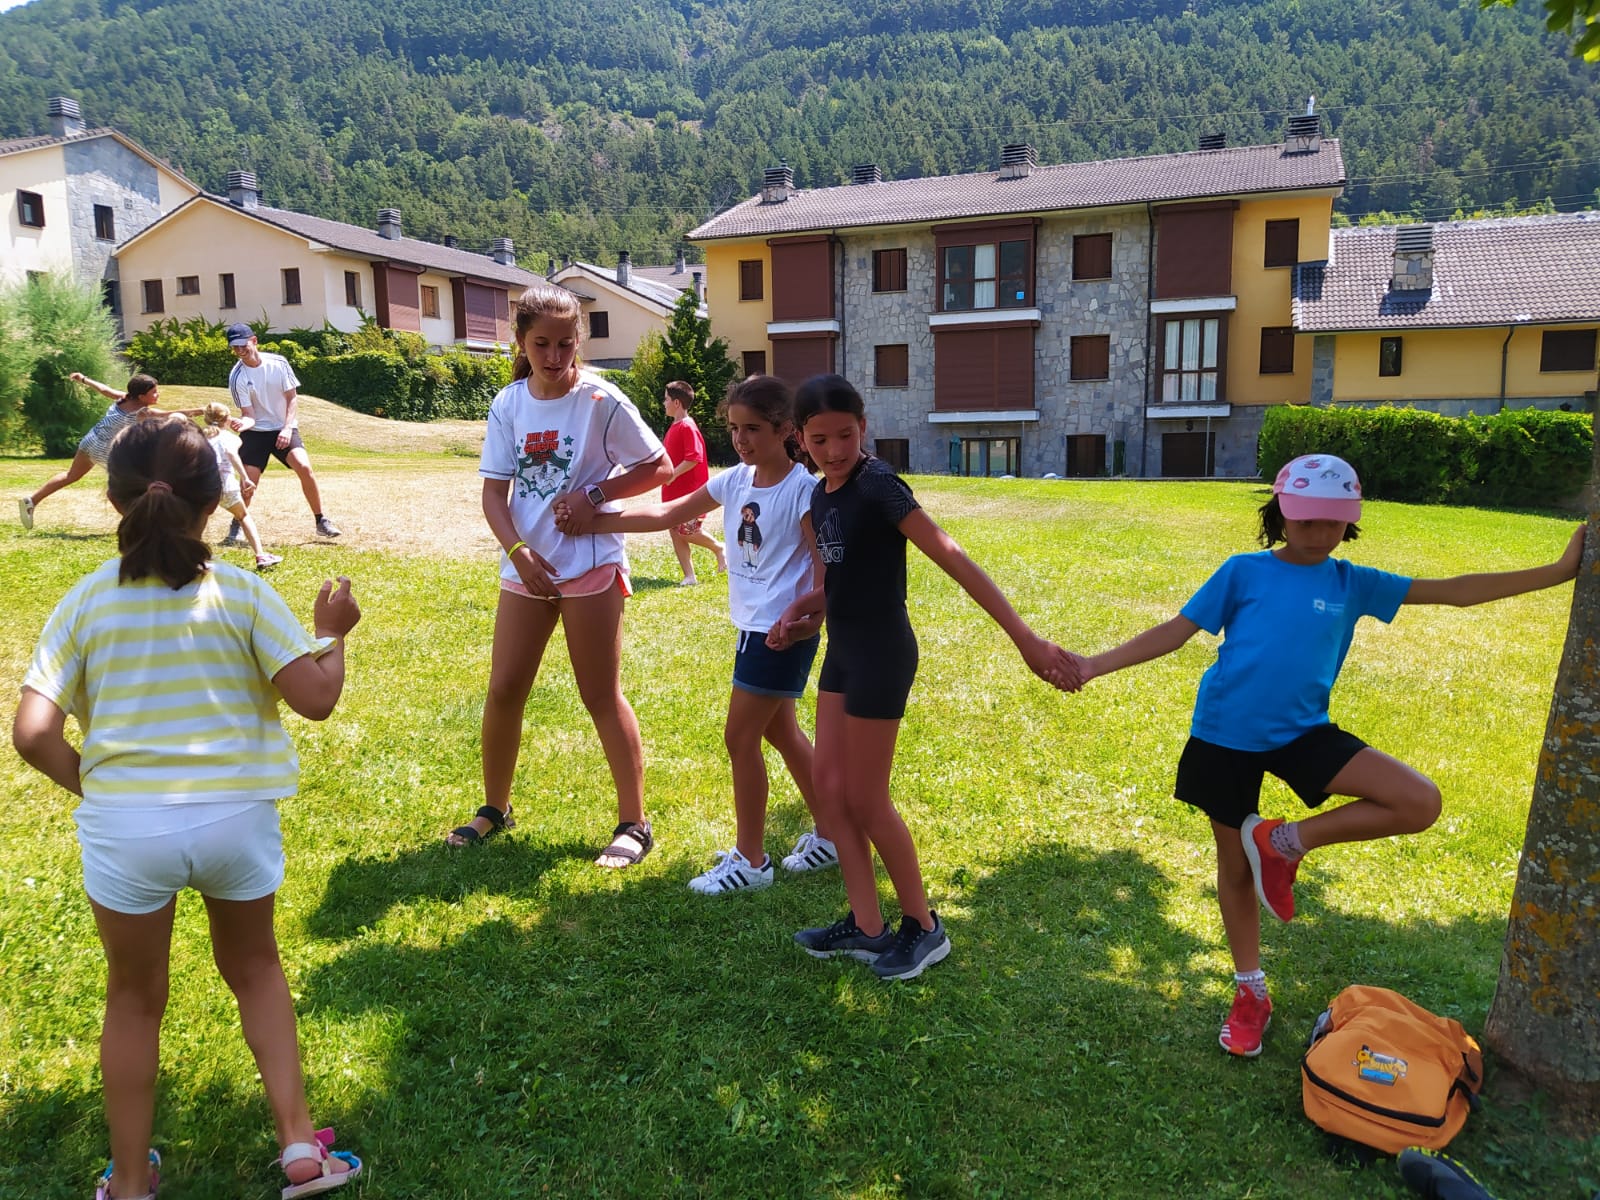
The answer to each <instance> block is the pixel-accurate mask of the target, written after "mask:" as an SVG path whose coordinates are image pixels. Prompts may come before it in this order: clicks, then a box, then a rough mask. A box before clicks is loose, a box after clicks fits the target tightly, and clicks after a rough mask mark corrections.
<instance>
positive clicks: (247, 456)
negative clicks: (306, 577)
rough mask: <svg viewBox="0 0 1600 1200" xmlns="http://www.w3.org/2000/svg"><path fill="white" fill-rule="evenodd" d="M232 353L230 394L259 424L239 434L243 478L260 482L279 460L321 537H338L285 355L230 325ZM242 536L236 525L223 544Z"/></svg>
mask: <svg viewBox="0 0 1600 1200" xmlns="http://www.w3.org/2000/svg"><path fill="white" fill-rule="evenodd" d="M228 348H229V349H230V350H232V351H233V356H234V358H236V359H238V360H239V361H238V362H236V363H234V364H233V370H231V371H230V372H228V391H229V393H231V394H232V396H233V402H234V404H236V405H238V408H239V411H240V412H241V413H242V414H243V415H245V416H246V417H249V418H250V419H251V420H253V421H254V422H255V424H254V425H253V426H252V427H251V428H249V429H246V430H244V431H243V432H241V433H240V435H239V441H240V446H239V458H240V460H241V461H242V462H243V463H244V470H245V474H246V475H248V476H249V477H250V482H251V483H252V484H254V483H256V482H257V481H259V480H260V478H261V472H262V471H263V470H264V469H265V468H266V465H267V460H268V459H271V458H276V459H277V460H278V461H279V462H281V463H282V464H283V465H284V466H286V467H288V468H289V469H290V470H291V471H293V472H294V473H295V474H296V475H298V476H299V477H300V490H301V491H302V492H304V493H305V497H306V506H307V507H308V508H310V509H311V515H312V517H313V518H314V519H315V520H316V523H317V534H318V536H319V537H328V538H335V537H338V536H339V531H338V529H336V528H334V524H333V522H332V521H330V520H328V518H327V516H326V515H324V513H323V511H322V491H321V489H319V488H318V487H317V476H316V472H314V471H313V470H312V469H311V456H310V455H309V454H307V453H306V447H305V443H304V442H302V441H301V440H300V423H299V417H298V413H297V411H296V406H295V399H296V397H297V396H299V394H300V390H299V389H300V380H299V379H298V378H297V377H296V376H295V373H294V368H293V367H291V366H290V365H289V360H288V359H286V358H284V357H283V355H281V354H269V353H266V352H264V351H262V350H261V349H260V348H259V347H257V345H256V335H255V331H254V330H253V329H251V328H250V326H248V325H245V324H237V325H229V326H228ZM239 533H240V529H239V523H238V522H237V521H235V522H234V523H233V525H232V526H231V527H230V528H229V530H228V536H227V538H226V539H224V542H223V544H224V545H229V544H231V543H233V542H234V541H236V540H237V539H238V537H239Z"/></svg>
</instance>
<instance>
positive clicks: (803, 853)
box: [783, 829, 839, 871]
mask: <svg viewBox="0 0 1600 1200" xmlns="http://www.w3.org/2000/svg"><path fill="white" fill-rule="evenodd" d="M838 865H839V851H838V850H837V849H836V848H835V846H834V844H833V843H832V842H830V841H829V840H828V839H827V838H825V837H823V836H822V835H821V834H820V833H818V832H817V831H816V830H815V829H811V830H808V831H807V832H805V833H802V834H801V835H800V840H799V841H798V842H796V843H795V844H794V849H793V850H791V851H789V853H787V854H785V855H784V856H783V869H784V870H785V871H825V870H827V869H828V868H829V867H837V866H838Z"/></svg>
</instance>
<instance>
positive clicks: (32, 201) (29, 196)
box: [17, 191, 44, 229]
mask: <svg viewBox="0 0 1600 1200" xmlns="http://www.w3.org/2000/svg"><path fill="white" fill-rule="evenodd" d="M17 223H18V224H20V225H26V226H27V227H28V228H29V229H43V228H44V197H43V196H41V195H39V193H38V192H22V191H19V192H18V193H17Z"/></svg>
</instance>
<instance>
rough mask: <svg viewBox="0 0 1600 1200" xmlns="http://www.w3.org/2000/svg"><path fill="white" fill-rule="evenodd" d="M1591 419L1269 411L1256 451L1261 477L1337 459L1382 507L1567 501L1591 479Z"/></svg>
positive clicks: (1515, 413) (1524, 412) (1529, 413)
mask: <svg viewBox="0 0 1600 1200" xmlns="http://www.w3.org/2000/svg"><path fill="white" fill-rule="evenodd" d="M1592 426H1593V419H1592V418H1591V417H1590V416H1588V415H1586V414H1584V413H1570V412H1545V411H1542V410H1539V409H1515V410H1506V411H1502V412H1498V413H1494V414H1491V415H1489V416H1467V417H1444V416H1440V415H1439V414H1437V413H1430V412H1424V411H1422V410H1420V409H1414V408H1393V407H1383V408H1307V407H1301V406H1288V405H1286V406H1283V407H1280V408H1273V409H1269V410H1268V411H1267V414H1266V417H1265V419H1264V421H1263V422H1262V426H1261V437H1260V440H1259V441H1258V443H1257V446H1256V463H1257V466H1258V467H1259V469H1260V472H1261V477H1262V478H1263V479H1272V478H1274V477H1276V475H1277V473H1278V470H1279V468H1281V467H1282V466H1283V464H1284V463H1286V462H1288V461H1289V460H1290V459H1292V458H1296V457H1298V456H1299V455H1302V454H1312V453H1322V454H1336V455H1338V456H1339V457H1340V458H1343V459H1346V460H1348V461H1349V462H1350V463H1351V464H1353V465H1354V466H1355V468H1356V470H1357V471H1358V472H1359V473H1360V475H1361V485H1362V492H1363V493H1364V494H1365V495H1366V496H1367V497H1368V498H1369V499H1374V500H1403V501H1409V502H1413V503H1422V504H1446V503H1453V504H1521V505H1538V506H1557V505H1562V504H1565V503H1567V502H1569V501H1570V500H1571V499H1572V497H1573V496H1574V495H1576V494H1577V492H1578V491H1579V490H1580V489H1581V488H1582V486H1583V484H1584V481H1585V480H1586V479H1587V478H1588V473H1589V463H1590V455H1591V449H1592V445H1593V427H1592Z"/></svg>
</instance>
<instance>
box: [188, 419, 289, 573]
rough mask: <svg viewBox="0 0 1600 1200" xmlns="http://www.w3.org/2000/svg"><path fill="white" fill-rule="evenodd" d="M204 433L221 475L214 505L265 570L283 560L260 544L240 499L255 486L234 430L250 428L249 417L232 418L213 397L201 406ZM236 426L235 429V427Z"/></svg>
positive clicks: (249, 516) (262, 569) (253, 525)
mask: <svg viewBox="0 0 1600 1200" xmlns="http://www.w3.org/2000/svg"><path fill="white" fill-rule="evenodd" d="M205 419H206V425H205V435H206V437H208V438H210V439H211V449H212V450H213V451H214V452H215V453H216V456H217V470H218V471H219V472H220V473H221V475H222V499H221V500H220V501H218V502H217V507H218V508H220V509H222V511H223V512H225V513H227V514H228V515H229V516H231V517H232V518H233V519H234V521H235V522H237V523H238V526H239V530H240V532H241V533H243V534H244V540H245V541H246V542H248V543H249V544H250V549H251V551H252V552H253V553H254V554H255V556H256V570H258V571H265V570H266V569H267V568H268V567H275V566H277V565H278V564H279V563H281V562H282V561H283V556H282V555H281V554H268V553H267V551H266V548H265V547H263V546H262V544H261V534H260V533H259V532H257V530H256V519H255V518H254V517H252V516H251V515H250V510H249V509H248V508H246V507H245V504H244V500H245V497H246V496H248V495H249V494H250V493H251V492H253V491H255V490H256V485H255V484H253V483H251V482H250V476H248V475H247V474H245V470H244V463H243V462H242V461H240V459H239V434H238V429H248V428H250V426H251V424H252V422H251V420H250V418H249V417H244V418H242V419H241V420H234V419H233V416H232V414H231V413H230V412H229V411H228V406H227V405H226V404H222V403H219V402H218V401H215V400H213V401H212V402H211V403H210V404H208V405H206V407H205ZM236 427H237V428H236Z"/></svg>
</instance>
